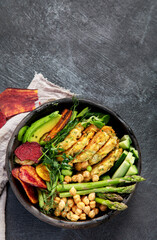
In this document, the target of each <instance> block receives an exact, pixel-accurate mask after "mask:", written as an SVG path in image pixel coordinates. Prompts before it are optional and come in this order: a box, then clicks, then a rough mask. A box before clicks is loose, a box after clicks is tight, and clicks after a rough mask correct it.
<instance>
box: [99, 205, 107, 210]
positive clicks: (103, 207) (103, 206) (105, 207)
mask: <svg viewBox="0 0 157 240" xmlns="http://www.w3.org/2000/svg"><path fill="white" fill-rule="evenodd" d="M99 208H100V210H101V211H102V212H105V211H106V210H107V206H105V205H102V204H101V205H100V206H99Z"/></svg>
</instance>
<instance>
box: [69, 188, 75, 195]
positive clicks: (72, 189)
mask: <svg viewBox="0 0 157 240" xmlns="http://www.w3.org/2000/svg"><path fill="white" fill-rule="evenodd" d="M69 193H70V194H71V195H72V196H74V195H76V189H75V188H74V187H72V188H71V189H70V191H69Z"/></svg>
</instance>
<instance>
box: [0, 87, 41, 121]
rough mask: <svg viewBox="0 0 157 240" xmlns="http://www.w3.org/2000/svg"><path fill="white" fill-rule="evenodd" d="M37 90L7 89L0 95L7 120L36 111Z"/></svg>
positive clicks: (0, 107)
mask: <svg viewBox="0 0 157 240" xmlns="http://www.w3.org/2000/svg"><path fill="white" fill-rule="evenodd" d="M37 100H38V90H37V89H33V90H32V89H20V88H19V89H18V88H7V89H6V90H5V91H3V92H2V93H1V94H0V109H1V111H2V113H3V114H4V115H5V116H6V118H9V117H12V116H14V115H16V114H19V113H23V112H30V111H32V110H34V109H35V101H37Z"/></svg>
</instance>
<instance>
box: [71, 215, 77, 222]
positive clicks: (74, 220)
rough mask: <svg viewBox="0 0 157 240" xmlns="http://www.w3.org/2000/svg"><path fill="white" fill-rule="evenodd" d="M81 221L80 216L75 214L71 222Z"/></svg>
mask: <svg viewBox="0 0 157 240" xmlns="http://www.w3.org/2000/svg"><path fill="white" fill-rule="evenodd" d="M78 219H79V216H78V215H76V214H73V215H72V217H71V221H73V222H76V221H77V220H78Z"/></svg>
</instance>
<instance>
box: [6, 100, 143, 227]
mask: <svg viewBox="0 0 157 240" xmlns="http://www.w3.org/2000/svg"><path fill="white" fill-rule="evenodd" d="M72 105H73V101H72V99H70V98H64V99H60V100H57V101H52V102H48V103H45V104H43V105H42V106H40V107H38V108H37V109H35V110H34V111H32V112H31V113H29V114H28V115H27V116H26V117H25V118H24V119H23V120H22V121H21V122H20V123H19V125H18V126H17V128H16V129H15V131H14V133H13V134H12V137H11V139H10V142H9V144H8V148H7V154H6V169H7V173H8V178H9V182H10V185H11V187H12V190H13V192H14V193H15V195H16V197H17V199H18V200H19V201H20V203H21V204H22V205H23V206H24V207H25V208H26V209H27V210H28V211H29V212H30V213H32V214H33V215H34V216H36V217H37V218H39V219H40V220H42V221H44V222H47V223H49V224H51V225H55V226H57V227H64V228H72V229H77V228H86V227H94V226H96V225H98V224H100V223H102V222H105V221H107V220H109V219H110V218H111V217H113V216H115V215H117V214H118V213H119V212H118V211H111V210H108V212H105V214H103V213H101V214H100V215H98V216H97V217H95V218H94V219H91V220H86V221H78V222H71V221H67V220H64V219H61V218H57V217H55V216H48V215H45V214H43V213H41V212H40V211H39V208H38V206H37V205H33V204H31V203H30V202H29V200H28V198H27V196H26V194H25V192H24V190H23V188H22V186H21V184H20V183H19V181H18V180H16V179H15V178H14V177H13V176H12V174H11V171H12V169H13V168H14V167H15V166H14V161H13V156H14V150H15V149H16V148H17V147H18V146H19V145H20V142H19V141H18V139H17V135H18V132H19V130H20V129H21V127H23V126H24V125H30V124H31V123H33V122H34V121H36V120H37V119H39V118H42V117H44V116H46V115H48V114H50V113H51V112H53V111H56V110H59V111H62V110H63V109H65V108H71V107H72ZM87 106H88V107H90V108H91V109H92V111H97V112H102V113H104V114H109V115H110V121H109V125H110V126H112V127H113V129H114V130H115V132H116V133H117V136H118V137H119V138H121V137H122V136H123V135H124V134H128V135H129V136H130V137H131V139H132V143H133V146H134V147H135V148H136V149H137V150H138V152H139V160H138V163H137V168H138V171H139V174H140V172H141V154H140V149H139V145H138V142H137V139H136V137H135V135H134V133H133V131H132V130H131V128H130V127H129V126H128V125H127V124H126V123H125V122H124V121H123V120H122V119H121V117H120V116H119V115H117V114H116V113H115V112H113V111H112V110H111V109H109V108H106V107H104V106H102V105H100V104H96V103H94V102H92V101H90V100H84V99H79V105H78V110H82V109H83V108H85V107H87ZM132 194H133V193H131V194H129V195H127V196H126V197H125V198H124V202H125V203H127V202H128V201H129V199H130V198H131V196H132Z"/></svg>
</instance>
